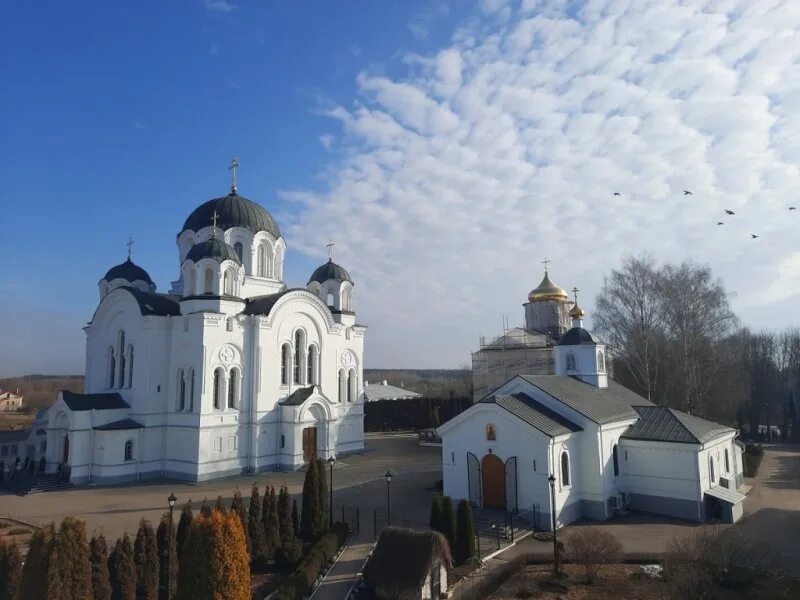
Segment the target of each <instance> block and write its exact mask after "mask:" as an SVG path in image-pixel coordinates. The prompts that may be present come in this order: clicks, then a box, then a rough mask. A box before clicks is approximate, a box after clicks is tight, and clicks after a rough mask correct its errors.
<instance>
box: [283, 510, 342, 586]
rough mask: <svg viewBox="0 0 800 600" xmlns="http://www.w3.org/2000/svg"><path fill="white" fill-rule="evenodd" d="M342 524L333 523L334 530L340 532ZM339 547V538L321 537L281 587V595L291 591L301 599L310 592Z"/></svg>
mask: <svg viewBox="0 0 800 600" xmlns="http://www.w3.org/2000/svg"><path fill="white" fill-rule="evenodd" d="M343 525H345V524H344V523H335V524H334V529H339V531H342V530H343V529H344V528H343ZM340 547H341V544H340V543H339V537H337V535H336V534H335V533H329V534H327V535H325V536H323V537H322V538H321V539H320V540H319V541H318V542H317V543H315V544H314V545H313V546H311V547H310V548H309V550H308V553H307V554H306V556H305V558H303V560H302V561H301V562H300V564H299V565H298V566H297V569H296V570H295V572H294V573H293V574H292V576H291V577H290V578H289V581H288V582H287V583H286V584H284V585H283V586H281V589H280V591H281V593H288V591H290V590H293V591H294V592H293V593H294V594H295V596H288V597H303V596H305V595H307V594H308V592H309V591H310V590H311V586H313V585H314V582H315V581H316V580H317V579H318V578H319V576H320V575H321V574H322V571H323V570H324V569H325V568H326V567H327V566H328V564H329V563H330V562H331V560H332V559H333V557H334V556H335V555H336V551H337V550H338V549H339V548H340Z"/></svg>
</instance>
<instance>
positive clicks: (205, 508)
mask: <svg viewBox="0 0 800 600" xmlns="http://www.w3.org/2000/svg"><path fill="white" fill-rule="evenodd" d="M200 514H201V515H203V516H204V517H210V516H211V505H210V504H209V503H208V498H203V503H202V504H201V505H200Z"/></svg>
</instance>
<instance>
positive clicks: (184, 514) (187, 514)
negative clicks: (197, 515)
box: [175, 500, 194, 559]
mask: <svg viewBox="0 0 800 600" xmlns="http://www.w3.org/2000/svg"><path fill="white" fill-rule="evenodd" d="M192 519H194V513H193V512H192V501H191V500H189V501H188V502H187V503H186V506H184V507H183V510H182V511H181V518H180V521H178V533H177V534H176V536H175V544H176V546H177V549H178V559H180V556H181V551H182V550H183V543H184V542H185V541H186V538H187V537H189V528H190V527H191V526H192Z"/></svg>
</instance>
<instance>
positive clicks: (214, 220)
mask: <svg viewBox="0 0 800 600" xmlns="http://www.w3.org/2000/svg"><path fill="white" fill-rule="evenodd" d="M217 219H219V215H218V214H217V211H216V210H215V211H214V214H213V215H211V222H212V223H213V224H214V227H213V228H212V229H211V237H212V238H214V237H217Z"/></svg>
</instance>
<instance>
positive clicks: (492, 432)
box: [486, 423, 497, 442]
mask: <svg viewBox="0 0 800 600" xmlns="http://www.w3.org/2000/svg"><path fill="white" fill-rule="evenodd" d="M486 440H487V441H489V442H494V441H497V427H495V426H494V423H489V424H488V425H487V426H486Z"/></svg>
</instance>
